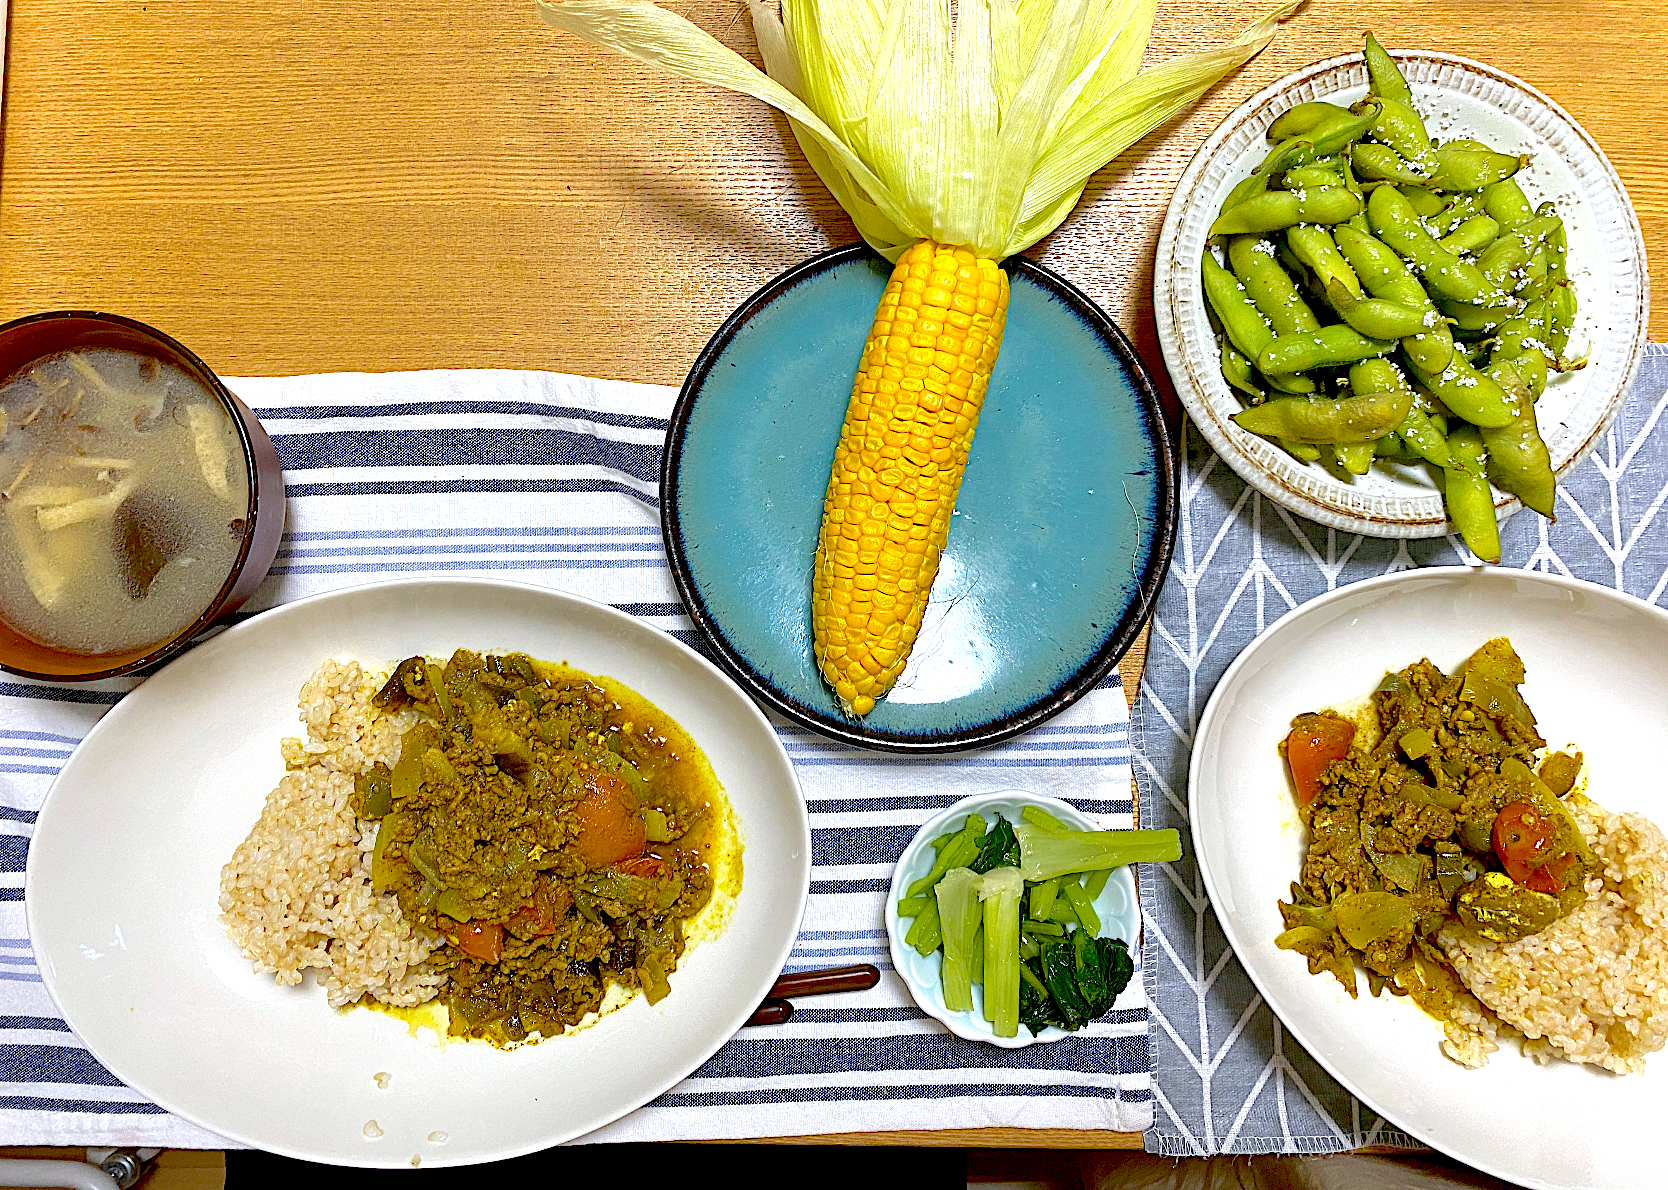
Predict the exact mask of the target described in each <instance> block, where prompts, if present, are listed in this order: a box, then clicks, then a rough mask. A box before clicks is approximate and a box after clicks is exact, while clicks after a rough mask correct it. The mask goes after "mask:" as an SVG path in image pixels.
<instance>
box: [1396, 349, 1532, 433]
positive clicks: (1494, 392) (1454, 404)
mask: <svg viewBox="0 0 1668 1190" xmlns="http://www.w3.org/2000/svg"><path fill="white" fill-rule="evenodd" d="M1413 378H1414V379H1415V380H1417V381H1418V382H1419V383H1420V384H1422V385H1424V386H1425V387H1426V388H1427V389H1429V390H1430V391H1431V395H1432V396H1434V397H1435V398H1436V399H1437V400H1439V401H1441V402H1442V403H1443V404H1444V405H1446V406H1447V407H1448V408H1449V409H1452V410H1453V411H1454V412H1455V413H1457V414H1459V415H1460V416H1461V417H1463V418H1464V419H1465V420H1466V421H1468V422H1470V423H1471V424H1472V425H1474V426H1483V427H1485V428H1488V429H1495V428H1497V427H1500V426H1509V425H1511V424H1512V422H1513V421H1515V420H1516V419H1517V414H1518V411H1517V409H1516V408H1514V407H1513V404H1512V401H1511V399H1510V398H1509V397H1507V396H1506V392H1505V390H1504V389H1502V388H1501V387H1500V386H1499V385H1498V384H1496V383H1495V382H1494V381H1493V380H1491V379H1489V378H1488V377H1487V376H1484V375H1483V374H1482V373H1481V372H1479V371H1477V369H1476V368H1473V367H1472V366H1471V361H1470V360H1468V359H1466V358H1465V356H1464V355H1462V354H1460V353H1459V352H1457V351H1456V352H1454V358H1453V359H1452V360H1451V361H1450V362H1449V364H1448V367H1447V369H1446V370H1445V371H1443V372H1442V374H1441V375H1439V376H1432V375H1431V374H1430V373H1429V372H1426V371H1424V370H1423V369H1422V368H1420V367H1418V366H1417V365H1414V366H1413Z"/></svg>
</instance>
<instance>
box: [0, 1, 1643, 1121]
mask: <svg viewBox="0 0 1668 1190" xmlns="http://www.w3.org/2000/svg"><path fill="white" fill-rule="evenodd" d="M668 6H669V7H672V8H675V9H676V10H677V11H679V12H681V13H683V14H684V15H686V16H688V17H689V18H690V19H692V20H694V21H695V22H696V23H698V24H700V25H701V26H702V27H703V28H705V29H707V30H709V31H710V32H712V33H714V34H715V35H716V36H718V37H719V38H720V39H721V40H722V41H724V42H725V43H726V44H728V45H730V46H732V47H733V48H735V49H736V50H738V51H739V52H741V53H742V54H744V55H746V56H747V57H749V58H751V59H753V60H754V61H757V54H756V51H755V48H754V45H753V39H752V31H751V28H750V26H749V24H748V22H747V19H746V16H745V13H744V10H743V7H742V5H741V4H739V3H737V2H736V0H674V2H673V3H671V4H669V5H668ZM1264 7H1266V5H1265V3H1263V0H1234V2H1216V3H1203V2H1187V3H1184V2H1182V0H1161V2H1160V4H1159V7H1158V17H1157V24H1156V25H1155V28H1154V35H1153V39H1152V44H1151V46H1150V48H1149V50H1148V53H1147V62H1148V64H1149V65H1150V64H1152V63H1156V62H1161V61H1164V60H1165V59H1167V58H1170V57H1172V56H1174V55H1176V54H1178V53H1181V52H1184V51H1187V50H1191V49H1200V48H1204V47H1205V46H1207V45H1210V44H1214V43H1217V42H1220V41H1223V40H1226V39H1227V38H1229V37H1231V36H1232V35H1233V34H1234V32H1236V31H1237V30H1238V29H1239V28H1240V27H1242V26H1243V24H1244V23H1245V22H1246V21H1247V20H1249V19H1251V18H1252V17H1254V16H1255V15H1258V14H1259V13H1260V12H1261V10H1262V9H1263V8H1264ZM1665 20H1668V0H1395V2H1393V3H1392V2H1388V0H1310V3H1309V4H1308V6H1307V7H1306V8H1305V9H1304V10H1303V11H1302V12H1300V13H1299V15H1298V16H1297V17H1296V18H1295V19H1294V20H1292V21H1290V22H1288V23H1287V25H1286V26H1285V27H1284V29H1283V31H1282V33H1281V35H1280V37H1279V38H1278V40H1277V41H1276V42H1275V44H1274V45H1273V46H1272V47H1270V49H1269V50H1268V51H1266V52H1265V53H1264V54H1263V55H1262V56H1261V57H1259V58H1258V59H1256V60H1255V61H1253V62H1252V63H1250V64H1249V65H1248V66H1247V67H1246V68H1245V69H1243V70H1242V71H1240V72H1239V74H1237V75H1236V76H1234V77H1233V78H1231V79H1229V80H1227V81H1225V82H1224V83H1222V84H1221V85H1219V86H1218V87H1217V88H1216V89H1215V90H1213V91H1212V92H1211V93H1210V94H1209V95H1207V96H1206V97H1205V99H1204V100H1203V101H1202V102H1201V103H1200V104H1199V105H1198V106H1197V107H1196V108H1195V109H1194V110H1193V111H1192V112H1191V113H1189V114H1188V115H1186V116H1184V117H1183V118H1181V119H1179V120H1177V121H1175V122H1173V123H1171V124H1169V125H1167V126H1166V127H1164V128H1162V129H1160V130H1158V131H1157V132H1155V133H1153V134H1152V135H1151V136H1149V137H1147V138H1146V139H1145V140H1144V141H1142V142H1141V143H1140V144H1138V145H1136V146H1134V147H1133V148H1132V149H1131V150H1130V151H1129V152H1127V153H1126V154H1125V155H1124V156H1123V157H1122V158H1121V159H1120V160H1119V161H1118V162H1116V163H1114V164H1113V165H1112V166H1110V167H1108V168H1107V169H1105V170H1103V171H1101V173H1100V174H1098V175H1096V177H1095V178H1094V179H1093V180H1092V181H1091V183H1090V186H1089V189H1088V191H1087V193H1086V194H1085V197H1084V201H1083V203H1082V204H1081V205H1080V206H1079V208H1078V210H1077V212H1076V213H1075V214H1074V215H1073V216H1072V217H1071V218H1070V219H1068V220H1067V222H1066V223H1065V224H1064V225H1063V226H1062V227H1061V228H1060V229H1059V230H1058V231H1057V232H1055V233H1054V235H1053V236H1051V237H1050V238H1049V239H1047V240H1045V241H1044V242H1043V243H1042V244H1041V245H1039V246H1038V248H1037V249H1034V250H1033V253H1032V254H1033V255H1036V256H1038V257H1039V258H1040V259H1042V260H1043V261H1044V262H1046V263H1047V264H1048V265H1050V266H1051V267H1053V268H1055V269H1057V270H1058V271H1060V272H1061V273H1063V274H1064V275H1065V276H1066V277H1068V278H1069V279H1071V280H1072V281H1074V282H1075V283H1076V284H1078V285H1079V286H1081V287H1082V288H1083V289H1084V290H1085V291H1086V292H1087V293H1088V294H1089V295H1090V296H1091V297H1092V298H1094V299H1095V300H1096V301H1098V302H1100V303H1101V304H1102V305H1103V306H1105V307H1106V308H1107V310H1109V311H1110V312H1111V313H1112V315H1113V317H1114V318H1116V319H1117V321H1118V322H1119V323H1120V324H1121V325H1122V326H1123V327H1124V329H1125V330H1126V331H1128V332H1129V333H1130V334H1131V336H1132V337H1133V338H1134V339H1135V341H1136V343H1137V345H1138V347H1140V349H1141V350H1142V352H1143V353H1144V354H1145V355H1146V357H1147V358H1148V360H1149V361H1151V362H1152V364H1153V365H1154V367H1155V370H1157V371H1159V372H1160V373H1161V372H1162V368H1161V365H1160V361H1159V356H1158V352H1157V348H1156V339H1155V335H1154V332H1153V328H1152V315H1151V309H1150V303H1151V298H1150V291H1151V282H1152V264H1151V262H1152V256H1153V249H1154V245H1155V243H1156V241H1157V236H1158V229H1159V224H1160V222H1161V221H1162V218H1163V213H1164V210H1165V207H1166V205H1167V204H1168V202H1169V200H1170V195H1171V191H1172V189H1173V188H1174V185H1175V182H1176V179H1177V178H1178V177H1179V176H1180V174H1181V172H1182V169H1183V168H1184V166H1185V165H1186V163H1187V161H1188V159H1189V157H1190V156H1191V155H1192V153H1193V151H1194V150H1195V149H1196V148H1197V146H1198V145H1199V144H1200V143H1201V142H1202V141H1203V140H1204V138H1205V137H1206V135H1208V133H1209V132H1210V130H1211V129H1212V128H1213V127H1214V126H1215V125H1216V124H1217V122H1218V121H1220V120H1221V118H1222V117H1223V116H1224V115H1226V114H1227V113H1228V112H1229V111H1230V110H1231V109H1232V108H1233V107H1234V106H1236V105H1237V104H1238V103H1240V102H1241V101H1242V100H1243V99H1244V98H1246V97H1247V96H1248V95H1250V94H1251V93H1252V92H1253V91H1256V90H1257V89H1259V88H1261V87H1263V86H1264V85H1266V84H1267V83H1269V82H1271V81H1272V80H1274V79H1275V78H1278V77H1279V76H1280V75H1282V74H1285V73H1287V72H1288V71H1290V70H1292V69H1295V68H1296V67H1298V66H1301V65H1304V64H1306V63H1309V62H1312V61H1315V60H1317V59H1320V58H1325V57H1330V56H1333V55H1335V54H1340V53H1346V52H1350V51H1352V50H1356V49H1358V48H1359V45H1360V40H1359V39H1360V33H1361V31H1362V30H1363V29H1364V28H1367V27H1369V26H1370V27H1372V28H1373V29H1374V30H1375V31H1376V32H1377V34H1378V35H1379V37H1380V39H1381V40H1382V41H1384V43H1385V44H1386V45H1389V46H1392V47H1396V46H1408V47H1421V48H1431V49H1440V50H1445V51H1449V52H1452V53H1458V54H1463V55H1466V56H1468V57H1474V58H1480V59H1484V60H1486V61H1488V62H1490V63H1492V64H1494V65H1495V66H1498V67H1500V68H1502V69H1504V70H1507V71H1510V72H1511V73H1513V74H1515V75H1518V76H1519V77H1521V78H1523V79H1525V80H1527V81H1528V82H1530V83H1531V84H1533V85H1534V86H1536V87H1538V88H1540V89H1541V90H1542V91H1544V92H1545V93H1547V94H1548V95H1550V96H1551V97H1552V98H1553V99H1554V100H1556V101H1557V102H1558V103H1560V104H1562V105H1563V106H1564V107H1565V108H1566V109H1567V110H1568V111H1569V112H1570V113H1571V114H1572V115H1573V116H1574V117H1575V118H1576V119H1577V120H1578V121H1579V122H1580V123H1581V124H1583V125H1584V126H1585V127H1586V128H1587V130H1588V131H1589V132H1590V133H1591V134H1592V135H1593V137H1594V138H1595V139H1596V140H1597V142H1598V143H1599V145H1600V146H1601V147H1602V148H1603V149H1604V150H1605V152H1606V153H1607V154H1608V155H1609V157H1610V159H1611V161H1612V162H1613V163H1614V164H1615V166H1616V169H1617V171H1618V172H1619V173H1620V175H1621V177H1622V179H1623V181H1624V182H1625V184H1626V185H1627V187H1628V190H1629V192H1630V193H1631V195H1632V198H1633V202H1634V205H1635V207H1636V209H1637V210H1638V212H1639V217H1640V221H1641V223H1642V225H1643V227H1644V231H1645V240H1646V245H1647V248H1648V250H1649V253H1650V254H1651V257H1652V262H1653V267H1652V274H1653V280H1654V281H1655V283H1656V285H1657V286H1658V288H1659V289H1660V288H1661V287H1662V286H1664V284H1665V283H1668V251H1665V249H1668V167H1665V166H1664V156H1663V153H1662V150H1661V147H1660V144H1659V142H1658V138H1657V129H1658V123H1659V118H1660V117H1659V113H1658V112H1657V110H1656V109H1657V98H1656V95H1655V89H1654V86H1652V83H1653V82H1654V81H1655V80H1659V79H1661V78H1663V77H1665V76H1668V39H1664V38H1663V37H1661V36H1660V33H1661V31H1662V30H1663V29H1664V28H1668V24H1665ZM9 46H10V61H9V66H8V72H7V76H6V95H5V102H4V123H3V137H4V139H3V142H0V244H3V250H0V318H11V317H14V316H17V315H21V314H26V313H32V312H35V311H39V310H46V309H55V308H64V307H90V308H101V309H107V310H112V311H116V312H119V313H123V314H127V315H131V316H133V317H136V318H140V319H142V320H144V321H146V322H150V323H152V324H154V325H156V326H158V327H160V328H161V329H163V330H165V331H167V332H169V333H170V334H173V335H174V336H176V337H177V338H179V339H180V340H182V341H183V342H184V343H186V344H187V345H189V346H190V347H192V348H193V349H195V350H196V351H197V352H198V353H199V354H201V355H202V356H203V357H204V358H205V359H206V360H207V361H208V363H209V364H210V366H211V367H213V368H215V369H216V370H217V371H219V372H221V373H222V374H225V375H234V376H235V375H280V374H295V373H304V372H319V371H331V370H355V371H358V370H364V371H382V370H390V369H404V368H432V367H505V368H548V369H554V370H557V371H564V372H577V373H584V374H589V375H596V376H606V377H613V378H618V379H625V380H638V381H648V382H655V383H662V384H677V383H679V382H680V381H681V380H682V379H683V376H684V373H685V372H686V371H687V369H688V368H689V365H690V363H691V362H692V361H693V359H694V357H695V354H696V352H697V351H698V350H699V349H700V347H701V346H702V344H704V343H705V342H706V340H707V338H708V336H710V335H711V334H712V332H713V331H714V330H715V329H716V328H717V326H718V324H719V323H720V322H721V321H722V320H723V318H724V317H725V315H726V314H728V313H729V311H730V310H732V309H733V308H734V307H735V306H736V305H737V304H739V303H740V302H741V301H742V299H744V298H745V297H746V296H747V295H748V294H749V293H751V292H752V291H753V290H755V289H756V288H758V287H759V286H760V285H762V284H763V283H764V282H765V281H767V280H768V279H769V278H770V277H772V276H774V275H775V274H776V273H778V272H780V271H782V270H783V269H785V268H787V267H788V266H790V265H792V264H794V263H795V262H797V261H799V260H801V259H803V258H804V257H806V256H808V255H810V254H812V253H814V252H816V251H819V250H821V249H823V248H825V247H828V246H830V245H834V244H843V243H847V242H850V241H852V240H854V239H855V238H856V237H855V235H854V233H853V231H852V228H851V225H850V223H849V222H848V221H847V220H846V218H845V217H844V215H843V214H842V213H841V212H840V210H839V208H838V207H837V206H836V205H835V204H834V202H833V201H832V200H831V199H830V198H829V196H828V194H827V193H826V192H825V191H824V190H823V189H822V187H821V184H820V183H819V182H818V181H817V179H816V177H815V176H814V175H813V174H812V173H811V171H810V170H809V169H808V168H807V167H806V165H805V162H804V160H803V159H802V158H801V157H800V155H799V153H798V151H797V148H796V147H795V146H794V145H793V144H792V140H791V138H790V137H788V136H787V135H786V133H787V128H786V123H785V121H783V120H782V119H781V118H780V117H779V116H777V115H775V114H774V113H773V112H771V111H769V110H768V109H766V108H764V107H763V106H761V105H759V104H757V103H755V102H754V101H752V100H748V99H744V98H741V97H738V96H734V95H730V94H728V93H725V92H720V91H716V90H713V89H709V88H704V87H700V86H697V85H695V84H690V83H684V82H682V81H679V80H675V79H671V78H668V77H665V76H663V75H660V74H656V73H654V72H651V71H650V70H648V69H647V68H644V67H641V66H638V65H636V64H635V63H631V62H628V61H626V60H624V59H620V58H617V57H613V56H610V55H608V54H605V53H604V52H602V51H600V50H597V49H594V48H592V47H591V46H588V45H586V44H584V43H581V42H579V41H577V40H575V39H573V38H571V37H568V36H567V35H565V34H561V33H558V32H557V31H555V30H553V29H550V28H549V27H547V26H545V25H543V24H542V23H540V22H539V21H537V20H536V18H535V17H534V15H533V10H532V6H531V4H530V3H523V2H519V0H518V2H517V3H511V4H506V3H481V2H480V0H424V2H423V3H416V2H415V0H382V2H379V3H372V2H371V0H316V2H313V3H307V4H299V3H295V2H293V0H271V2H269V3H265V4H259V5H255V4H229V3H226V2H225V0H100V3H99V4H97V5H89V4H87V3H85V2H84V0H12V4H11V29H10V36H9ZM1651 330H1652V337H1653V338H1656V339H1659V340H1660V339H1663V338H1665V337H1668V314H1664V313H1661V312H1658V313H1656V314H1654V315H1653V318H1652V323H1651ZM1160 380H1161V383H1162V376H1160ZM1138 673H1139V651H1138V652H1137V654H1136V655H1135V656H1132V657H1131V659H1130V660H1129V662H1128V663H1127V664H1126V666H1125V676H1126V681H1127V682H1128V686H1129V689H1130V690H1131V691H1132V692H1133V690H1134V688H1135V682H1134V678H1135V676H1136V675H1137V674H1138ZM955 1123H956V1121H955V1120H954V1119H951V1118H947V1119H946V1120H945V1124H946V1125H947V1126H953V1125H954V1124H955ZM844 1139H848V1140H853V1141H856V1140H861V1139H874V1140H878V1141H886V1142H888V1143H896V1142H897V1141H898V1140H900V1139H904V1140H908V1141H910V1142H917V1141H920V1140H922V1139H924V1138H923V1137H922V1136H921V1135H918V1134H907V1135H905V1136H902V1137H900V1134H896V1133H888V1134H881V1135H878V1136H876V1137H874V1138H855V1137H853V1138H844ZM938 1139H939V1141H940V1142H941V1143H942V1142H945V1141H948V1142H949V1143H956V1144H1002V1145H1012V1144H1019V1145H1031V1146H1035V1145H1039V1144H1045V1143H1051V1144H1064V1145H1077V1144H1093V1145H1097V1146H1110V1145H1122V1146H1135V1145H1139V1143H1140V1138H1139V1137H1138V1136H1134V1135H1125V1136H1118V1135H1115V1134H1109V1133H1070V1134H1068V1133H1037V1132H1020V1131H1016V1130H1008V1131H1003V1130H995V1131H984V1132H977V1133H967V1132H955V1133H948V1134H944V1135H941V1136H939V1137H938Z"/></svg>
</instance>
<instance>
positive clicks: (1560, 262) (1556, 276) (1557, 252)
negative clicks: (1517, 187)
mask: <svg viewBox="0 0 1668 1190" xmlns="http://www.w3.org/2000/svg"><path fill="white" fill-rule="evenodd" d="M1535 214H1536V216H1538V217H1539V218H1543V219H1550V220H1551V221H1552V224H1553V226H1552V230H1551V231H1550V232H1549V233H1548V234H1547V236H1546V275H1547V276H1549V277H1551V278H1552V279H1553V280H1554V281H1564V280H1567V279H1568V277H1569V272H1568V267H1569V261H1568V257H1569V249H1570V245H1569V232H1568V231H1567V230H1566V229H1565V227H1564V220H1563V218H1562V217H1560V216H1559V214H1558V208H1557V207H1555V206H1553V205H1552V203H1551V202H1550V201H1548V202H1543V203H1542V204H1541V205H1540V206H1538V207H1536V208H1535Z"/></svg>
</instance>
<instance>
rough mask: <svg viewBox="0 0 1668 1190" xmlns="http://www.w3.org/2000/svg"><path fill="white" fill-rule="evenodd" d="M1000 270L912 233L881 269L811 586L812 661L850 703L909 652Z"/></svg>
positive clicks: (956, 471) (972, 420) (1002, 290)
mask: <svg viewBox="0 0 1668 1190" xmlns="http://www.w3.org/2000/svg"><path fill="white" fill-rule="evenodd" d="M1007 310H1008V277H1007V274H1006V273H1004V272H1003V271H1002V270H1001V269H1000V268H998V267H997V264H996V262H995V261H993V260H985V259H981V258H978V257H975V256H974V255H973V253H972V252H970V251H968V250H967V249H965V248H950V247H947V246H945V245H942V244H935V243H932V242H931V241H928V240H922V241H919V242H918V243H915V244H913V245H911V246H910V247H909V248H908V249H906V250H905V251H904V253H903V255H902V256H900V257H899V258H898V263H897V265H896V266H895V267H894V268H893V270H892V277H891V280H890V281H888V282H887V285H886V292H885V293H884V294H883V295H882V297H881V299H880V303H879V306H878V308H877V309H876V311H875V321H874V325H873V326H872V327H871V328H870V331H869V337H868V341H867V343H866V344H865V345H864V348H863V359H862V362H861V364H860V366H859V368H858V372H857V382H856V383H855V384H854V385H853V386H852V390H851V401H850V403H849V404H848V406H847V407H846V421H845V426H844V428H843V429H842V431H841V433H840V444H839V446H838V448H837V449H836V450H835V453H834V470H833V473H832V474H831V475H830V476H829V480H828V493H827V495H826V497H825V498H824V500H823V514H822V531H821V534H820V536H819V539H818V543H817V557H816V569H815V573H814V576H813V580H812V591H811V625H812V633H813V638H814V647H815V651H816V659H817V667H818V669H820V670H821V672H822V676H823V679H824V680H825V681H826V682H827V683H828V684H829V686H830V687H832V688H833V690H834V692H835V694H836V695H837V696H838V697H839V699H840V705H841V706H842V707H843V708H844V709H845V711H846V713H847V714H849V715H853V716H859V717H860V716H863V715H866V714H868V713H869V712H870V711H872V710H873V709H874V705H875V700H876V699H877V698H883V697H885V695H886V693H887V691H889V690H891V689H892V687H893V685H894V684H895V683H896V682H897V680H898V678H899V676H900V675H901V674H902V673H903V671H904V667H905V666H906V665H907V664H908V662H909V650H910V647H911V646H912V645H913V644H914V643H915V638H916V635H917V633H918V632H919V630H920V626H921V620H922V617H923V616H924V615H925V614H926V610H927V600H928V597H929V595H930V592H931V588H932V581H933V578H934V577H935V576H936V575H937V573H938V560H939V557H940V555H941V554H942V553H943V552H944V543H945V542H946V540H948V538H949V535H950V514H951V513H952V512H953V511H954V510H955V503H956V494H957V492H958V491H959V490H960V488H961V476H962V471H963V469H964V468H965V467H966V466H967V452H968V448H969V447H970V446H971V445H972V442H973V429H974V426H975V425H976V424H977V423H978V419H979V409H980V406H981V405H982V404H983V401H984V396H985V389H986V387H987V386H988V385H989V383H990V373H991V369H992V368H993V367H994V366H995V363H996V354H997V351H998V349H999V348H1000V347H1001V343H1002V326H1003V322H1004V321H1005V319H1006V317H1007Z"/></svg>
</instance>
